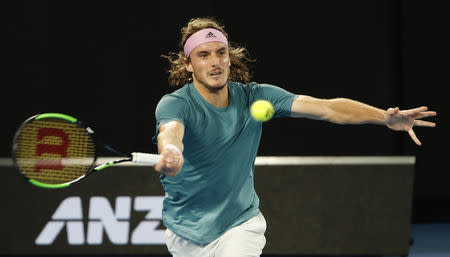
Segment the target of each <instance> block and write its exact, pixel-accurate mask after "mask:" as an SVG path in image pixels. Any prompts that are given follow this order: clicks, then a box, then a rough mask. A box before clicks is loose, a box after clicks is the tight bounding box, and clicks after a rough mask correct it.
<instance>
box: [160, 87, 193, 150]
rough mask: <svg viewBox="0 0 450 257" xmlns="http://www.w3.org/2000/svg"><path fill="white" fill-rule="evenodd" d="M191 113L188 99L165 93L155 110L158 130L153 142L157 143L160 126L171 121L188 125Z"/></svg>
mask: <svg viewBox="0 0 450 257" xmlns="http://www.w3.org/2000/svg"><path fill="white" fill-rule="evenodd" d="M188 113H189V105H188V104H187V102H186V100H185V99H184V98H182V97H179V96H176V95H165V96H163V98H161V100H160V101H159V103H158V105H157V106H156V110H155V117H156V131H155V136H154V137H153V142H154V143H155V144H156V143H157V137H158V132H159V128H160V127H161V126H162V125H164V124H166V123H168V122H170V121H179V122H181V123H183V125H186V122H187V119H188V117H189V116H188Z"/></svg>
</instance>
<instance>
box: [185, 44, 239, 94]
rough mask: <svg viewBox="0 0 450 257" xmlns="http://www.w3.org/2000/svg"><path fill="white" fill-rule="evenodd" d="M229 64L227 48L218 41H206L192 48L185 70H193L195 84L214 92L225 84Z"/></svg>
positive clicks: (228, 73) (228, 72)
mask: <svg viewBox="0 0 450 257" xmlns="http://www.w3.org/2000/svg"><path fill="white" fill-rule="evenodd" d="M230 65H231V62H230V56H229V53H228V48H227V47H226V46H225V45H224V44H223V43H220V42H208V43H205V44H201V45H199V46H197V47H196V48H195V49H194V50H192V52H191V54H190V61H187V62H186V70H187V71H189V72H193V79H194V83H195V84H196V85H198V86H202V87H204V88H206V89H208V90H210V91H213V92H215V91H219V90H220V89H222V88H223V87H224V86H225V85H226V83H227V81H228V76H229V75H230Z"/></svg>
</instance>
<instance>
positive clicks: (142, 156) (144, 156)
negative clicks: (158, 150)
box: [131, 152, 161, 165]
mask: <svg viewBox="0 0 450 257" xmlns="http://www.w3.org/2000/svg"><path fill="white" fill-rule="evenodd" d="M131 155H132V156H133V159H132V160H131V161H132V162H134V163H142V164H150V165H155V164H157V163H158V162H159V160H161V155H159V154H150V153H139V152H134V153H131Z"/></svg>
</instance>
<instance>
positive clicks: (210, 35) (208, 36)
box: [205, 32, 216, 38]
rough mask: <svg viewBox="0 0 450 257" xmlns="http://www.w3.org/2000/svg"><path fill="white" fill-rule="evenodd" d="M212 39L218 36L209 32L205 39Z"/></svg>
mask: <svg viewBox="0 0 450 257" xmlns="http://www.w3.org/2000/svg"><path fill="white" fill-rule="evenodd" d="M212 37H216V35H214V34H213V33H212V32H209V33H208V34H206V36H205V38H212Z"/></svg>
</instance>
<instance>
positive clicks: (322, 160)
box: [0, 156, 416, 167]
mask: <svg viewBox="0 0 450 257" xmlns="http://www.w3.org/2000/svg"><path fill="white" fill-rule="evenodd" d="M117 159H120V157H119V158H116V157H100V158H98V159H97V163H98V164H101V163H105V162H109V161H114V160H117ZM415 163H416V157H415V156H258V157H256V160H255V165H256V166H318V165H322V166H324V165H414V164H415ZM12 165H13V162H12V159H11V158H0V167H9V166H12ZM118 165H120V166H149V165H148V164H137V163H131V162H125V163H118V164H116V165H114V166H118Z"/></svg>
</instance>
